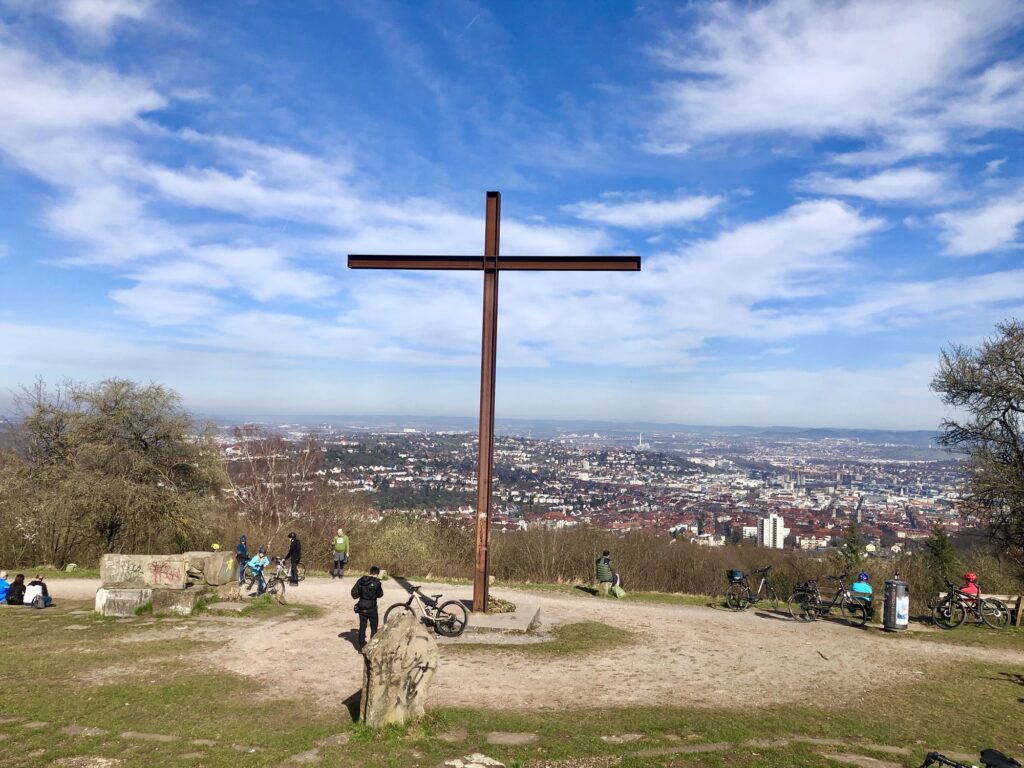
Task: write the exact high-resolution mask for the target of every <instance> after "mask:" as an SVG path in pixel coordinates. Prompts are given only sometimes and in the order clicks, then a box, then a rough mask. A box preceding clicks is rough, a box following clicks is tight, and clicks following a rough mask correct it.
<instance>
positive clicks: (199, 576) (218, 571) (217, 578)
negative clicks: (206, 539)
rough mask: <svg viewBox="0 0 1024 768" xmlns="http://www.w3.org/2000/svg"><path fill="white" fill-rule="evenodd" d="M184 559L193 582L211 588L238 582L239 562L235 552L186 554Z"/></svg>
mask: <svg viewBox="0 0 1024 768" xmlns="http://www.w3.org/2000/svg"><path fill="white" fill-rule="evenodd" d="M183 557H184V558H185V570H186V572H187V574H188V578H189V579H190V580H191V581H194V582H196V583H203V584H209V585H210V586H211V587H219V586H221V585H222V584H229V583H231V582H232V581H234V582H236V583H237V582H238V561H237V560H236V559H235V553H234V552H186V553H185V554H184V555H183Z"/></svg>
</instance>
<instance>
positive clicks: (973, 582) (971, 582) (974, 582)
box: [960, 571, 981, 602]
mask: <svg viewBox="0 0 1024 768" xmlns="http://www.w3.org/2000/svg"><path fill="white" fill-rule="evenodd" d="M960 591H961V592H963V593H964V594H965V595H969V596H970V599H971V601H972V602H973V601H974V600H977V599H978V597H980V596H981V588H980V587H979V586H978V574H976V573H974V572H972V571H968V572H967V573H965V574H964V585H963V586H962V587H960Z"/></svg>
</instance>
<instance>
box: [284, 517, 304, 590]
mask: <svg viewBox="0 0 1024 768" xmlns="http://www.w3.org/2000/svg"><path fill="white" fill-rule="evenodd" d="M288 540H289V541H290V542H291V544H289V545H288V554H287V555H285V556H284V559H285V560H287V561H288V562H289V563H291V570H290V571H289V572H288V583H289V584H291V585H292V586H297V585H298V583H299V563H300V562H301V560H302V544H301V543H300V542H299V537H298V536H296V535H295V531H292V532H291V533H289V534H288Z"/></svg>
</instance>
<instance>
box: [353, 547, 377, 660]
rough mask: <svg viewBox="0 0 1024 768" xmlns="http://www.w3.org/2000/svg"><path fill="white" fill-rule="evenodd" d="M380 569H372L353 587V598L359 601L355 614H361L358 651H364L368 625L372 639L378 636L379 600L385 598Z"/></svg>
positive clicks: (375, 567) (374, 567)
mask: <svg viewBox="0 0 1024 768" xmlns="http://www.w3.org/2000/svg"><path fill="white" fill-rule="evenodd" d="M379 574H380V568H378V567H377V566H376V565H375V566H373V567H372V568H370V573H369V575H367V576H363V577H361V578H360V579H359V581H357V582H356V583H355V584H353V585H352V597H353V598H355V599H356V600H357V602H356V607H355V612H356V613H358V614H359V637H358V642H357V643H356V650H359V651H361V650H363V646H364V645H366V641H367V637H366V625H367V624H369V625H370V637H373V636H374V635H376V634H377V623H378V619H377V598H380V597H384V587H382V586H381V585H380V579H378V578H377V576H378V575H379Z"/></svg>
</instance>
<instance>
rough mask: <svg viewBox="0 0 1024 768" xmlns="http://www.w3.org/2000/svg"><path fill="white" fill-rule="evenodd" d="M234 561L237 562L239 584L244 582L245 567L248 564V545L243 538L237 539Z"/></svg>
mask: <svg viewBox="0 0 1024 768" xmlns="http://www.w3.org/2000/svg"><path fill="white" fill-rule="evenodd" d="M235 560H237V561H238V583H239V584H241V583H242V582H244V581H245V565H246V563H248V562H249V545H248V544H247V543H246V541H245V536H239V537H238V546H237V547H235Z"/></svg>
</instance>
